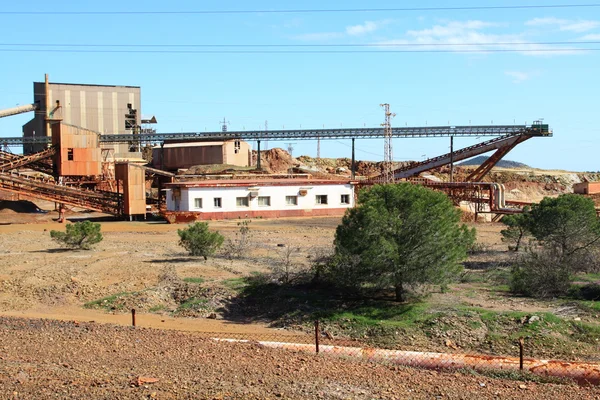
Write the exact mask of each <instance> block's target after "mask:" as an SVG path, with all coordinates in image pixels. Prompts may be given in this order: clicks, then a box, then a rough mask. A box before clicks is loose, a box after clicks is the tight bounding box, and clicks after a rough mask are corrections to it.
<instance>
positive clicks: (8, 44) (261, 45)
mask: <svg viewBox="0 0 600 400" xmlns="http://www.w3.org/2000/svg"><path fill="white" fill-rule="evenodd" d="M577 44H582V45H588V44H600V41H556V42H489V43H347V44H210V43H191V44H181V43H171V44H121V43H119V44H96V43H88V44H84V43H0V46H7V47H18V46H23V47H117V48H119V47H127V48H130V47H142V48H146V47H206V48H212V47H224V48H232V47H235V48H238V47H240V48H245V47H250V48H255V47H266V48H271V47H273V48H283V47H299V48H303V47H432V46H441V47H450V46H457V47H460V46H465V47H466V46H533V45H537V46H543V45H577Z"/></svg>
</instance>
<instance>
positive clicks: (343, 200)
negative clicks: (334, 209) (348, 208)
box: [340, 194, 350, 204]
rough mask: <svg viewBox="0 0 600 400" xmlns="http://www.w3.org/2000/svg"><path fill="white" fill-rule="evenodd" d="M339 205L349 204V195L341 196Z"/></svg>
mask: <svg viewBox="0 0 600 400" xmlns="http://www.w3.org/2000/svg"><path fill="white" fill-rule="evenodd" d="M340 203H342V204H350V195H349V194H343V195H342V197H341V199H340Z"/></svg>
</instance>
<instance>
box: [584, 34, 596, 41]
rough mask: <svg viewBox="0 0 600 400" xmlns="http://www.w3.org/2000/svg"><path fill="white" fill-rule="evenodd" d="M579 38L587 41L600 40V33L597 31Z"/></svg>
mask: <svg viewBox="0 0 600 400" xmlns="http://www.w3.org/2000/svg"><path fill="white" fill-rule="evenodd" d="M579 40H582V41H585V40H589V41H592V40H600V33H595V34H591V35H585V36H583V37H581V38H579Z"/></svg>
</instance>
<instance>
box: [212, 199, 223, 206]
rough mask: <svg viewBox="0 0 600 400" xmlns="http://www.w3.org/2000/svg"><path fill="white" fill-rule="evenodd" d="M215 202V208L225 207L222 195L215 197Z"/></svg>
mask: <svg viewBox="0 0 600 400" xmlns="http://www.w3.org/2000/svg"><path fill="white" fill-rule="evenodd" d="M213 204H214V205H215V208H221V207H223V203H222V201H221V198H220V197H215V198H214V199H213Z"/></svg>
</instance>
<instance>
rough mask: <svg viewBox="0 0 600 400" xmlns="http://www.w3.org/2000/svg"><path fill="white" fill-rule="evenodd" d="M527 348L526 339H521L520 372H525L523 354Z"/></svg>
mask: <svg viewBox="0 0 600 400" xmlns="http://www.w3.org/2000/svg"><path fill="white" fill-rule="evenodd" d="M524 348H525V339H523V338H519V370H521V371H523V353H524Z"/></svg>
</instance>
